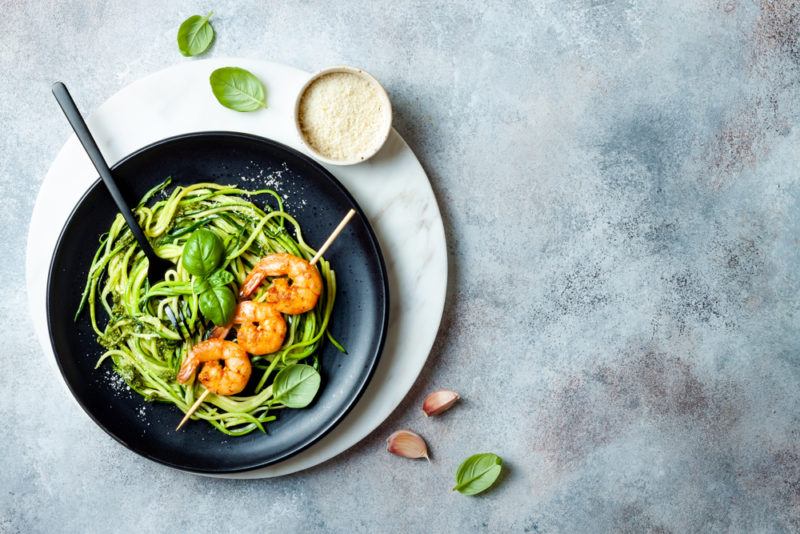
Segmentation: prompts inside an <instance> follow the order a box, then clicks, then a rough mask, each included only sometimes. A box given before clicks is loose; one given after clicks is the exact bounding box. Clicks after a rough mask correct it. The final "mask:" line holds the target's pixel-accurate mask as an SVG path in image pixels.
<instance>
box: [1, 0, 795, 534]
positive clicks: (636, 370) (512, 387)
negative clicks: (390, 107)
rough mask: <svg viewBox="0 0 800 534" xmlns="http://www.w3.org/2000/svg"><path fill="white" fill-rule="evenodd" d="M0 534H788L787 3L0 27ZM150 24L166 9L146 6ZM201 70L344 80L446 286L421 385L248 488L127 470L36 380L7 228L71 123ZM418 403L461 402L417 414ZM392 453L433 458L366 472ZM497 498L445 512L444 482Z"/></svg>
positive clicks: (608, 4) (65, 16)
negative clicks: (489, 460) (491, 464)
mask: <svg viewBox="0 0 800 534" xmlns="http://www.w3.org/2000/svg"><path fill="white" fill-rule="evenodd" d="M0 4H1V5H0V7H2V16H0V71H2V73H3V74H2V76H0V95H2V99H0V123H2V130H3V133H2V136H1V137H0V142H1V143H2V151H1V152H0V154H2V156H1V157H0V187H2V195H0V228H1V229H2V230H0V236H2V237H0V239H1V240H2V241H1V242H0V247H1V248H2V250H3V253H2V254H1V255H0V278H1V279H2V280H3V282H4V284H3V285H4V295H3V298H2V299H1V300H0V314H2V315H1V316H2V318H3V320H4V322H5V323H6V325H7V328H6V333H5V335H4V340H3V342H2V344H3V347H4V349H3V350H2V354H3V367H4V368H3V371H2V372H0V391H2V392H3V393H2V395H0V421H2V422H3V427H4V428H3V431H2V434H3V437H2V440H0V458H2V460H0V531H1V532H17V531H20V532H93V531H98V532H102V531H108V530H109V529H110V530H114V531H120V532H123V531H131V532H159V531H166V530H173V531H178V530H180V531H188V530H189V529H190V528H191V529H192V530H193V531H195V532H226V531H240V532H254V531H259V532H301V531H302V532H328V531H329V532H401V531H402V532H472V531H478V532H480V531H487V532H488V531H490V532H602V531H616V532H640V531H650V532H687V531H695V532H697V531H706V532H708V531H733V532H792V531H794V532H797V531H800V443H798V438H799V437H800V436H799V435H798V431H799V428H800V427H798V413H799V410H800V392H799V390H798V386H799V385H800V384H799V382H800V341H798V336H797V331H798V326H800V324H798V321H799V320H800V319H798V311H799V310H798V302H799V301H798V298H797V297H798V285H799V284H800V273H799V272H798V270H799V269H798V268H800V249H799V248H798V241H797V240H798V230H800V223H798V221H799V220H800V219H798V216H797V213H798V199H799V198H800V184H798V176H799V175H800V152H799V151H798V149H799V148H800V128H798V126H799V125H800V5H798V2H796V1H789V0H786V1H774V2H770V1H766V0H765V1H762V2H758V1H755V0H720V1H717V0H696V1H694V0H693V1H683V0H658V1H651V2H645V1H636V0H628V1H625V0H617V1H614V0H608V1H603V0H537V1H531V2H528V3H525V2H509V3H502V4H501V3H499V2H497V3H493V4H494V5H493V7H486V6H485V5H484V3H483V2H474V1H470V2H466V1H465V2H445V3H434V2H424V1H420V2H408V1H401V0H394V1H391V2H365V3H363V4H362V3H361V2H350V1H338V2H263V1H252V2H225V1H222V0H216V1H215V2H213V3H203V2H188V1H179V2H169V3H166V2H151V3H144V2H128V1H119V0H114V1H110V2H100V1H97V2H61V1H53V0H50V1H30V2H9V1H7V0H6V1H3V2H0ZM167 4H168V5H167ZM209 9H213V10H214V11H215V12H216V16H215V18H214V21H213V23H214V26H215V28H216V30H217V35H218V38H217V42H216V44H215V46H214V48H213V50H212V52H211V54H212V55H230V56H244V57H256V58H262V59H269V60H274V61H279V62H285V63H288V64H292V65H296V66H298V67H301V68H305V69H309V70H313V69H317V68H321V67H324V66H327V65H331V64H338V63H347V64H354V65H360V66H363V67H364V68H366V69H368V70H369V71H371V72H373V73H374V74H375V75H376V76H377V77H378V78H379V79H380V80H381V81H382V82H383V83H384V84H385V86H386V87H387V88H388V89H389V91H390V93H391V96H392V99H393V102H394V105H395V110H396V126H397V128H398V130H399V131H400V132H401V134H402V135H404V136H405V138H406V139H407V140H408V141H409V143H410V144H411V146H412V147H413V148H414V150H415V151H416V152H417V154H418V155H419V157H420V159H421V161H422V162H423V164H424V166H425V167H426V169H427V170H428V172H429V173H430V177H431V181H432V183H433V186H434V189H435V191H436V193H437V195H438V198H439V201H440V204H441V209H442V212H443V216H444V220H445V225H446V231H447V237H448V241H449V254H450V260H451V265H452V266H451V273H450V274H451V281H450V286H449V288H448V290H449V291H448V303H447V310H446V313H445V317H444V322H443V326H442V329H441V333H440V335H439V338H438V341H437V343H436V345H435V348H434V350H433V353H432V354H431V357H430V360H429V363H428V365H427V367H426V368H425V371H424V372H423V375H422V377H421V378H420V380H419V382H418V384H417V386H416V387H415V388H414V389H413V390H412V392H411V393H410V394H409V395H408V397H407V399H406V400H405V402H404V403H403V404H402V406H401V407H400V408H399V409H398V410H397V411H396V412H395V413H394V415H393V416H392V417H390V418H389V420H388V421H387V422H386V423H385V424H383V425H382V426H381V427H380V428H379V429H378V430H377V431H375V432H374V433H373V434H372V435H371V436H370V437H369V438H368V439H366V440H365V441H364V442H362V443H361V444H359V445H358V446H356V447H354V448H353V449H352V450H351V451H349V452H347V453H345V454H343V455H341V456H340V457H338V458H336V459H334V460H332V461H329V462H327V463H326V464H324V465H322V466H319V467H317V468H314V469H311V470H309V471H307V472H304V473H301V474H298V475H295V476H289V477H286V478H282V479H279V480H264V481H250V482H245V481H222V480H209V479H206V478H201V477H197V476H192V475H187V474H182V473H178V472H174V471H171V470H168V469H166V468H163V467H161V466H158V465H155V464H153V463H150V462H148V461H146V460H144V459H142V458H139V457H138V456H136V455H134V454H132V453H130V452H128V451H127V450H125V449H124V448H123V447H122V446H120V445H118V444H117V443H115V442H114V441H112V440H111V439H110V438H108V437H107V436H106V435H105V434H104V433H103V432H102V431H100V430H99V429H98V428H96V427H95V426H94V424H93V423H92V422H90V420H89V419H88V417H86V416H85V415H84V414H83V412H82V411H81V410H80V409H79V408H78V407H77V406H76V405H75V403H74V402H72V401H71V400H70V399H69V398H68V397H67V394H66V393H65V390H64V388H63V387H62V386H61V385H60V384H59V383H57V381H56V379H55V377H54V375H53V374H52V372H51V371H50V369H49V367H48V365H49V364H48V362H46V361H45V359H44V356H43V355H42V352H41V351H40V349H39V346H38V344H37V342H36V340H35V339H34V335H33V332H32V330H31V325H30V322H29V319H28V317H27V311H26V301H25V294H24V280H23V277H24V272H23V257H24V250H25V233H26V231H25V229H26V226H27V222H28V219H29V216H30V211H31V208H32V206H33V202H34V198H35V195H36V192H37V190H38V187H39V184H40V182H41V180H42V177H43V176H44V174H45V172H46V170H47V168H48V166H49V164H50V162H51V160H52V159H53V157H54V156H55V154H56V152H57V150H58V149H59V147H60V146H61V145H62V144H63V142H64V140H65V139H66V137H67V134H68V126H67V125H66V123H65V121H64V119H63V117H62V116H61V115H60V113H59V112H58V110H57V107H56V105H55V103H54V102H53V99H52V97H51V95H50V92H49V85H50V83H51V82H52V81H53V80H56V79H63V80H65V81H67V82H69V84H70V86H71V87H73V88H74V91H75V93H76V94H77V95H78V99H79V102H80V103H81V105H82V107H83V108H84V109H86V110H91V109H94V108H95V107H97V106H98V105H99V104H100V103H101V102H102V101H103V100H104V99H106V98H107V97H109V96H110V95H111V94H113V93H114V92H116V91H117V90H118V89H119V88H121V87H123V86H124V85H126V84H127V83H129V82H131V81H133V80H135V79H137V78H139V77H141V76H144V75H146V74H148V73H151V72H153V71H155V70H157V69H161V68H163V67H166V66H168V65H171V64H174V63H177V62H181V61H189V60H187V59H184V58H183V57H182V56H181V55H180V54H179V53H178V51H177V49H176V47H175V45H174V35H175V33H176V31H177V27H178V25H179V24H180V22H181V21H182V20H183V19H184V18H185V17H187V16H189V15H191V14H194V13H200V12H206V11H207V10H209ZM439 387H449V388H453V389H456V390H457V391H459V392H461V394H462V395H463V397H464V402H463V403H461V404H460V405H459V406H458V407H457V408H455V409H453V410H452V411H451V412H449V413H447V415H446V416H443V417H441V418H438V419H431V420H426V419H424V418H423V417H421V416H420V412H419V404H420V402H421V400H422V399H423V398H424V396H425V394H426V393H427V392H428V391H430V390H433V389H435V388H439ZM401 427H409V428H413V429H415V430H417V431H418V432H420V433H421V434H423V435H424V436H425V437H426V438H427V440H428V442H429V443H430V445H431V449H432V452H433V456H434V461H433V463H432V464H430V465H428V464H427V463H426V462H412V461H407V460H403V459H400V458H396V457H393V456H390V455H389V454H387V453H386V452H385V451H384V450H383V449H384V439H385V438H386V436H387V435H388V434H389V433H390V432H391V431H393V430H395V429H398V428H401ZM483 450H489V451H494V452H497V453H498V454H500V455H501V456H503V457H504V458H505V460H506V462H507V463H506V465H507V468H508V469H507V473H506V476H505V477H504V479H503V480H502V481H501V483H500V484H499V485H498V486H497V487H496V488H495V489H494V490H493V491H491V492H489V493H486V494H485V495H484V496H482V497H478V498H467V497H463V496H461V495H458V494H454V493H451V492H450V491H449V488H450V486H451V482H452V478H453V473H454V471H455V469H456V466H457V465H458V463H459V462H460V460H461V459H462V458H464V457H466V456H468V455H469V454H471V453H474V452H478V451H483Z"/></svg>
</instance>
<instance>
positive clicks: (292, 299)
mask: <svg viewBox="0 0 800 534" xmlns="http://www.w3.org/2000/svg"><path fill="white" fill-rule="evenodd" d="M268 276H269V277H276V278H275V280H273V281H272V285H271V286H270V287H269V289H267V302H268V303H270V304H274V305H275V309H277V310H278V311H279V312H282V313H287V314H290V315H296V314H299V313H305V312H307V311H309V310H313V309H314V306H316V305H317V300H318V299H319V296H320V294H321V293H322V276H320V274H319V271H318V270H317V268H316V267H314V266H313V265H311V264H310V263H309V262H307V261H306V260H304V259H303V258H298V257H297V256H293V255H291V254H286V253H279V254H270V255H269V256H265V257H263V258H262V259H261V260H260V261H259V262H258V263H257V264H256V266H255V267H253V270H252V271H251V272H250V274H249V275H247V278H245V280H244V282H243V283H242V287H241V289H240V291H239V297H241V298H247V297H249V296H251V295H252V294H253V293H255V291H256V289H258V286H260V285H261V283H262V282H263V281H264V279H265V278H267V277H268ZM278 277H280V278H278ZM290 281H291V284H290V283H289V282H290Z"/></svg>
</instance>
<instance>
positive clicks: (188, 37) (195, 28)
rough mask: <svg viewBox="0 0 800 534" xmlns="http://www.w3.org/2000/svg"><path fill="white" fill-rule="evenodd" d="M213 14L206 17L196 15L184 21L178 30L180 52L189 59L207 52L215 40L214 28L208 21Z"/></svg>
mask: <svg viewBox="0 0 800 534" xmlns="http://www.w3.org/2000/svg"><path fill="white" fill-rule="evenodd" d="M211 15H213V12H212V13H209V14H208V15H206V16H205V17H201V16H200V15H194V16H191V17H189V18H188V19H186V20H184V21H183V24H181V27H180V28H178V50H180V51H181V54H183V55H184V56H187V57H191V56H197V55H200V54H202V53H203V52H205V51H206V49H207V48H208V47H209V46H210V45H211V42H212V41H213V40H214V28H212V27H211V23H210V22H208V19H210V18H211Z"/></svg>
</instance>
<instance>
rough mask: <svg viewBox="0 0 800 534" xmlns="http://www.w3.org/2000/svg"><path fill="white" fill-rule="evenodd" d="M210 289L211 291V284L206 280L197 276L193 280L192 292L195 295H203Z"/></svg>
mask: <svg viewBox="0 0 800 534" xmlns="http://www.w3.org/2000/svg"><path fill="white" fill-rule="evenodd" d="M209 289H211V284H209V283H208V280H206V279H205V278H200V277H197V276H195V278H194V280H192V292H193V293H194V294H196V295H202V294H203V293H205V292H206V291H208V290H209Z"/></svg>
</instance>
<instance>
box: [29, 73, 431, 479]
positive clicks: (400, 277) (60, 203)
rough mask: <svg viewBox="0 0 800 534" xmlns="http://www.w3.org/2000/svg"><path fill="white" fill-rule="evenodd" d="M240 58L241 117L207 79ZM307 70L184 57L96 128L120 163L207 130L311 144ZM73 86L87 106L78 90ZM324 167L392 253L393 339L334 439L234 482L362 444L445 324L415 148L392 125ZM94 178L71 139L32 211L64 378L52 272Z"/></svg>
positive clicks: (107, 112)
mask: <svg viewBox="0 0 800 534" xmlns="http://www.w3.org/2000/svg"><path fill="white" fill-rule="evenodd" d="M232 65H235V66H239V67H243V68H246V69H248V70H250V71H251V72H253V73H254V74H256V75H257V76H258V77H259V78H260V79H261V80H262V81H263V82H264V83H265V85H266V87H267V91H268V108H267V109H265V110H261V111H258V112H255V113H238V112H235V111H231V110H228V109H226V108H224V107H222V106H221V105H219V104H218V103H217V101H216V100H215V99H214V96H213V95H212V94H211V90H210V88H209V83H208V76H209V74H210V73H211V71H212V70H214V69H216V68H218V67H223V66H232ZM308 76H309V74H308V73H306V72H303V71H301V70H297V69H295V68H292V67H288V66H285V65H279V64H276V63H269V62H265V61H257V60H250V59H233V58H227V59H225V58H223V59H216V58H215V59H208V60H200V61H188V60H187V61H186V62H183V63H180V64H179V65H176V66H173V67H170V68H167V69H165V70H162V71H159V72H157V73H155V74H152V75H150V76H147V77H145V78H142V79H140V80H138V81H136V82H134V83H132V84H130V85H128V86H127V87H125V88H123V89H122V90H120V91H119V92H118V93H116V94H115V95H114V96H112V97H111V98H109V99H108V100H107V101H106V102H105V103H104V104H103V105H101V106H100V107H99V108H98V109H97V111H95V113H94V114H92V115H91V118H90V119H89V120H88V123H89V127H90V128H91V130H92V132H93V133H94V135H95V138H96V139H97V142H98V145H99V146H100V149H101V150H102V152H103V154H104V155H105V157H106V159H107V160H108V161H109V162H110V163H112V164H113V162H116V161H118V160H120V159H121V158H122V157H124V156H125V155H127V154H129V153H131V152H133V151H134V150H136V149H138V148H141V147H142V146H145V145H147V144H150V143H152V142H154V141H157V140H159V139H163V138H165V137H170V136H173V135H177V134H181V133H186V132H194V131H208V130H232V131H239V132H248V133H252V134H256V135H261V136H264V137H268V138H270V139H275V140H277V141H280V142H282V143H285V144H287V145H289V146H291V147H294V148H296V149H298V150H300V151H304V150H303V147H302V145H301V143H300V140H299V139H298V138H297V135H296V133H295V131H294V127H293V122H292V110H293V103H294V98H295V95H296V92H297V91H298V90H299V88H300V87H301V86H302V84H303V83H304V82H305V80H306V79H308ZM72 89H73V94H74V96H75V97H76V100H77V101H78V103H80V87H79V86H74V87H72ZM389 89H390V90H391V88H389ZM304 152H305V151H304ZM306 153H307V152H306ZM328 169H329V170H330V171H331V172H332V173H333V174H334V175H335V176H336V177H337V178H338V179H339V180H341V181H342V183H343V184H344V185H345V187H347V189H348V190H349V191H350V192H351V193H352V194H353V196H354V197H355V198H356V200H357V201H358V203H359V204H360V205H361V207H362V208H363V209H364V211H365V213H366V214H367V217H368V218H369V222H370V223H371V224H372V226H373V228H374V229H375V232H376V234H377V235H378V239H379V241H380V245H381V248H382V251H383V254H384V257H385V259H386V265H387V270H388V274H389V286H390V296H391V299H390V300H391V312H390V323H389V334H388V337H387V340H386V346H385V348H384V350H383V355H382V357H381V360H380V364H379V366H378V369H377V371H376V372H375V375H374V377H373V378H372V381H371V383H370V384H369V387H368V388H367V391H366V392H365V394H364V396H363V397H362V398H361V400H360V401H359V402H358V404H357V405H356V407H355V408H354V409H353V410H352V411H351V412H350V414H348V415H347V417H346V418H345V419H344V420H343V421H342V422H341V423H340V424H339V425H338V426H337V427H336V428H335V429H334V430H333V431H332V432H331V433H330V434H328V435H327V436H326V437H325V438H323V439H322V440H321V441H320V442H319V443H317V444H315V445H314V446H312V447H310V448H309V449H307V450H305V451H303V452H302V453H300V454H298V455H296V456H294V457H292V458H289V459H287V460H285V461H283V462H280V463H279V464H276V465H273V466H269V467H266V468H262V469H258V470H254V471H250V472H246V473H240V474H237V475H235V478H261V477H273V476H279V475H285V474H289V473H294V472H296V471H300V470H302V469H307V468H309V467H312V466H314V465H317V464H319V463H321V462H324V461H326V460H328V459H330V458H332V457H334V456H336V455H337V454H339V453H341V452H343V451H344V450H346V449H348V448H349V447H351V446H353V445H354V444H356V443H358V442H359V441H360V440H361V439H363V438H364V437H366V436H367V434H369V433H370V432H371V431H372V430H374V429H375V428H376V427H377V426H378V425H379V424H380V423H381V422H383V421H384V420H385V419H386V418H387V417H388V416H389V414H390V413H391V412H392V411H393V410H394V409H395V408H396V407H397V405H398V404H399V403H400V401H401V400H402V399H403V397H404V396H405V395H406V393H407V392H408V391H409V389H410V388H411V386H412V385H413V383H414V381H415V380H416V378H417V376H418V375H419V372H420V371H421V369H422V367H423V365H424V364H425V361H426V360H427V357H428V353H429V352H430V349H431V345H432V344H433V341H434V339H435V337H436V333H437V330H438V328H439V322H440V320H441V315H442V310H443V307H444V299H445V288H446V286H447V255H446V248H445V238H444V229H443V226H442V219H441V216H440V214H439V209H438V206H437V204H436V199H435V197H434V195H433V191H432V190H431V186H430V183H429V182H428V177H427V176H426V174H425V171H424V170H423V168H422V166H421V165H420V164H419V161H418V160H417V158H416V157H415V156H414V153H413V152H412V151H411V149H410V148H409V147H408V145H407V144H406V143H405V141H403V139H402V138H401V137H400V135H398V134H397V132H395V131H394V130H393V131H392V133H391V135H390V136H389V139H388V141H387V143H386V145H385V146H384V148H383V149H382V150H381V152H380V153H379V154H378V155H376V156H375V157H374V158H372V159H371V160H369V161H367V162H366V163H362V164H359V165H354V166H350V167H335V166H328ZM96 179H97V173H96V171H95V170H94V168H93V167H92V165H91V163H90V162H89V159H88V157H87V156H86V155H85V154H84V152H83V150H82V149H81V147H80V145H79V144H78V141H77V139H76V138H75V136H71V137H70V138H69V139H68V140H67V142H66V144H65V145H64V147H63V148H62V149H61V151H60V152H59V154H58V156H57V157H56V159H55V161H54V162H53V164H52V166H51V167H50V170H49V171H48V173H47V176H46V177H45V179H44V182H43V184H42V187H41V190H40V192H39V196H38V198H37V200H36V205H35V206H34V209H33V216H32V219H31V224H30V230H29V235H28V249H27V261H26V274H27V285H28V301H29V307H30V311H31V315H32V317H33V322H34V326H35V329H36V334H37V336H38V338H39V340H40V342H41V344H42V348H43V349H44V351H45V353H46V354H48V355H49V356H51V358H50V360H51V361H52V362H53V367H52V368H53V376H52V379H53V380H59V381H60V380H62V379H61V376H60V374H59V373H58V371H57V367H56V366H55V360H54V358H53V357H52V356H53V352H52V348H51V345H50V339H49V336H48V332H47V321H46V309H45V286H46V281H47V270H48V267H49V265H50V259H51V257H52V253H53V249H54V248H55V244H56V240H57V238H58V235H59V233H60V231H61V228H62V227H63V225H64V223H65V222H66V219H67V216H68V215H69V213H70V211H71V210H72V208H73V207H74V206H75V204H76V202H77V201H78V199H79V198H80V197H81V195H83V193H84V192H85V191H86V190H87V189H88V187H89V186H90V185H91V184H92V182H94V180H96ZM176 417H177V415H176Z"/></svg>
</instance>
